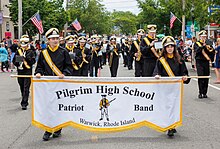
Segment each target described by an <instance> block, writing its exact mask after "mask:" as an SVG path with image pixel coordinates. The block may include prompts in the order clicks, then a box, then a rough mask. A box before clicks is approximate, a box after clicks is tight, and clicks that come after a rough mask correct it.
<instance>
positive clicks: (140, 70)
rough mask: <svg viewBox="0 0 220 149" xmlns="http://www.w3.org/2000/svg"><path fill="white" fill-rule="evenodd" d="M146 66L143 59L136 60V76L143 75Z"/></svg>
mask: <svg viewBox="0 0 220 149" xmlns="http://www.w3.org/2000/svg"><path fill="white" fill-rule="evenodd" d="M143 68H144V61H143V59H141V60H140V61H135V72H134V75H135V77H142V75H143Z"/></svg>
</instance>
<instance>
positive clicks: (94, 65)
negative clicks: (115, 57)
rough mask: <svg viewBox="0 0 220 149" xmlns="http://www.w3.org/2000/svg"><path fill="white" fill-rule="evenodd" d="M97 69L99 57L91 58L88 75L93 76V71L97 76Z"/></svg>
mask: <svg viewBox="0 0 220 149" xmlns="http://www.w3.org/2000/svg"><path fill="white" fill-rule="evenodd" d="M98 69H99V59H93V60H92V61H91V64H90V77H93V75H94V73H95V77H98Z"/></svg>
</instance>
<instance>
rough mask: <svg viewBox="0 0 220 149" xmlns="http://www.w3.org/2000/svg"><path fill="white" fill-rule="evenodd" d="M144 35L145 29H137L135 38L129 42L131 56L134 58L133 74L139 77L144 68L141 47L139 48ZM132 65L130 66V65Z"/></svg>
mask: <svg viewBox="0 0 220 149" xmlns="http://www.w3.org/2000/svg"><path fill="white" fill-rule="evenodd" d="M144 35H145V31H144V30H143V29H139V30H137V39H136V40H135V41H133V43H132V44H131V51H130V54H131V57H132V58H133V57H134V58H135V64H134V66H135V72H134V75H135V77H141V76H143V69H144V61H143V56H142V54H141V49H140V43H141V39H142V36H144ZM130 67H132V66H130Z"/></svg>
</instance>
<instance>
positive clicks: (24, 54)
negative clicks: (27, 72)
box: [18, 51, 26, 70]
mask: <svg viewBox="0 0 220 149" xmlns="http://www.w3.org/2000/svg"><path fill="white" fill-rule="evenodd" d="M25 56H26V52H25V51H24V53H23V57H25ZM23 64H24V60H23V61H22V62H21V63H20V65H19V67H18V69H19V70H23V69H24V68H23Z"/></svg>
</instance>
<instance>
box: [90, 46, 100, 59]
mask: <svg viewBox="0 0 220 149" xmlns="http://www.w3.org/2000/svg"><path fill="white" fill-rule="evenodd" d="M98 49H99V46H98V45H96V44H93V45H92V57H91V59H93V55H94V53H95V54H96V56H98V52H97V50H98Z"/></svg>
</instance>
